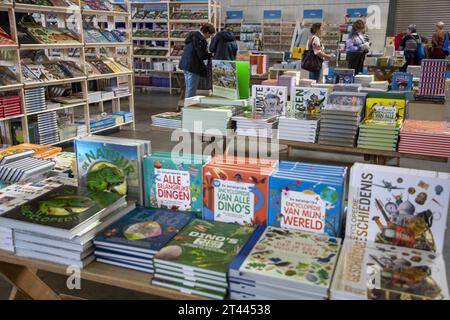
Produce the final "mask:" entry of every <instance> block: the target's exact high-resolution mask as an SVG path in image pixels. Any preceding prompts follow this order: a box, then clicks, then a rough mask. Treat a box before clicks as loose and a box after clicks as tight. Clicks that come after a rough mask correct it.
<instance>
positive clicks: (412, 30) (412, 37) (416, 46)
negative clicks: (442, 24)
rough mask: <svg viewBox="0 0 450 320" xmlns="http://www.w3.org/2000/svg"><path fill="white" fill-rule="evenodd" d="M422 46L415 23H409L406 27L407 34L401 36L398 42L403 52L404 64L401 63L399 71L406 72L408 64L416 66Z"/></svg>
mask: <svg viewBox="0 0 450 320" xmlns="http://www.w3.org/2000/svg"><path fill="white" fill-rule="evenodd" d="M421 47H422V40H421V38H420V36H419V35H418V34H417V29H416V25H415V24H411V25H410V26H409V27H408V32H407V35H406V36H405V37H404V38H403V41H402V42H401V43H400V50H403V51H404V54H405V60H406V62H405V64H404V65H403V67H402V69H401V71H403V72H406V69H407V68H408V66H409V65H412V66H418V65H420V60H421V58H422V57H420V50H421Z"/></svg>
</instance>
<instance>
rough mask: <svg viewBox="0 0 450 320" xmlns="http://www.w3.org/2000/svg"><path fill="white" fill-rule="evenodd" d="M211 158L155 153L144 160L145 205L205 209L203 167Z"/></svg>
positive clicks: (199, 214) (198, 211)
mask: <svg viewBox="0 0 450 320" xmlns="http://www.w3.org/2000/svg"><path fill="white" fill-rule="evenodd" d="M208 159H209V156H208V157H206V156H199V155H191V154H184V155H183V156H182V157H178V156H175V155H172V154H171V153H170V152H155V153H153V154H152V155H149V156H146V157H145V158H144V184H145V205H146V206H147V207H152V208H165V209H172V210H179V211H192V212H196V213H197V215H198V218H201V212H202V207H203V190H202V167H203V165H204V163H205V162H206V161H207V160H208Z"/></svg>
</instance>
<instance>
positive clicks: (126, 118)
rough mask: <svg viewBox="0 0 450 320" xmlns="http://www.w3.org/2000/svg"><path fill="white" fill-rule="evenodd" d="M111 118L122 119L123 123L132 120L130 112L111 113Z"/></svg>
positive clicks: (132, 116)
mask: <svg viewBox="0 0 450 320" xmlns="http://www.w3.org/2000/svg"><path fill="white" fill-rule="evenodd" d="M111 115H112V116H113V117H119V118H122V119H123V123H128V122H131V121H133V120H134V115H133V113H132V112H128V111H116V112H113V113H111Z"/></svg>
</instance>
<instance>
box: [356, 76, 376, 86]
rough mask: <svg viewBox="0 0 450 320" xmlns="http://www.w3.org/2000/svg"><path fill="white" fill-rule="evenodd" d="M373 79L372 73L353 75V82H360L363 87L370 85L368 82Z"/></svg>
mask: <svg viewBox="0 0 450 320" xmlns="http://www.w3.org/2000/svg"><path fill="white" fill-rule="evenodd" d="M373 81H375V77H374V76H373V74H371V75H368V74H358V75H356V76H355V83H357V84H360V85H361V86H363V87H370V84H371V83H372V82H373Z"/></svg>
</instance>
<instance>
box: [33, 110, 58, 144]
mask: <svg viewBox="0 0 450 320" xmlns="http://www.w3.org/2000/svg"><path fill="white" fill-rule="evenodd" d="M37 119H38V120H37V123H38V134H39V143H40V144H54V143H57V142H58V141H59V136H58V122H57V114H56V112H55V111H52V112H46V113H40V114H38V115H37Z"/></svg>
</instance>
